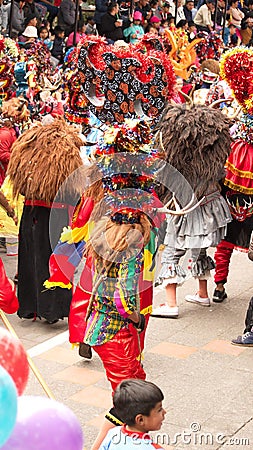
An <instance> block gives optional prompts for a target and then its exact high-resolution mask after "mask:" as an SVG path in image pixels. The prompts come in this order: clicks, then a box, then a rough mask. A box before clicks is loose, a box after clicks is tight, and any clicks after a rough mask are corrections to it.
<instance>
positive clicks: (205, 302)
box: [185, 294, 211, 306]
mask: <svg viewBox="0 0 253 450" xmlns="http://www.w3.org/2000/svg"><path fill="white" fill-rule="evenodd" d="M185 300H186V301H187V302H190V303H196V304H197V305H201V306H210V304H211V302H210V298H208V297H207V298H202V297H200V296H199V295H198V294H195V295H186V296H185Z"/></svg>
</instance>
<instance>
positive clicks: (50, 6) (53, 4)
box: [37, 0, 59, 29]
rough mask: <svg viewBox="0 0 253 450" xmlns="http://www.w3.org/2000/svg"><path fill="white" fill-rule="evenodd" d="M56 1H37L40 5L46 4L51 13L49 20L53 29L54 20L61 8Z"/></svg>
mask: <svg viewBox="0 0 253 450" xmlns="http://www.w3.org/2000/svg"><path fill="white" fill-rule="evenodd" d="M56 3H57V1H52V2H50V1H49V0H43V1H39V2H37V4H38V5H40V6H44V7H45V8H46V9H47V12H48V13H49V14H48V17H47V20H48V21H49V23H50V28H51V29H52V25H53V21H54V19H55V18H56V17H57V14H58V9H59V8H58V6H57V4H56Z"/></svg>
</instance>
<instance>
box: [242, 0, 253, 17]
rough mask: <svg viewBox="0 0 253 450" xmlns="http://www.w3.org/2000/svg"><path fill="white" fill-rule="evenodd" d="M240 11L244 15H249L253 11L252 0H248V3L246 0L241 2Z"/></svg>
mask: <svg viewBox="0 0 253 450" xmlns="http://www.w3.org/2000/svg"><path fill="white" fill-rule="evenodd" d="M242 12H243V13H244V17H250V16H251V15H252V13H253V0H249V2H248V4H246V2H244V3H243V8H242Z"/></svg>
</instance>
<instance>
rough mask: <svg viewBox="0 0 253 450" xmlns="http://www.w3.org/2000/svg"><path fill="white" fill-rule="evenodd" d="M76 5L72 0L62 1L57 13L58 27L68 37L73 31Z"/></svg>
mask: <svg viewBox="0 0 253 450" xmlns="http://www.w3.org/2000/svg"><path fill="white" fill-rule="evenodd" d="M75 11H76V5H75V3H74V2H73V0H62V2H61V4H60V7H59V12H58V15H57V17H58V25H59V26H60V27H61V28H62V29H63V30H64V31H65V36H68V35H69V34H70V33H71V32H72V31H74V25H75Z"/></svg>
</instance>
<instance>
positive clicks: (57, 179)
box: [8, 118, 84, 203]
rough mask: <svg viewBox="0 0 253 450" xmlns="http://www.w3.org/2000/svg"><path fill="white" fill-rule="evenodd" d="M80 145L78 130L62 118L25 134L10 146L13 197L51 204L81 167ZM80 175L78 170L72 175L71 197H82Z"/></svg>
mask: <svg viewBox="0 0 253 450" xmlns="http://www.w3.org/2000/svg"><path fill="white" fill-rule="evenodd" d="M81 145H82V140H81V139H80V137H79V136H78V132H77V130H76V129H75V128H73V127H72V126H70V125H67V123H66V122H65V121H64V119H62V118H59V119H55V120H54V122H53V123H52V124H49V125H45V126H43V125H41V124H38V125H36V126H34V127H32V128H30V129H29V130H27V131H25V132H24V133H23V134H22V135H21V136H20V137H19V138H18V139H17V141H16V142H15V143H14V144H13V147H12V154H11V159H10V163H9V167H8V175H9V176H10V179H11V181H12V183H13V194H14V195H17V194H23V195H24V196H25V197H26V199H29V200H42V201H44V202H46V203H49V202H52V201H53V200H54V198H55V195H56V194H57V192H58V191H59V189H60V187H61V186H62V184H63V183H64V181H65V180H66V179H67V178H68V177H69V176H70V175H71V174H72V173H73V172H74V171H76V169H78V168H79V167H83V166H82V160H81V156H80V146H81ZM82 174H83V172H82V169H79V171H77V172H75V174H74V175H73V176H72V178H71V183H70V186H68V195H69V196H70V198H71V196H74V198H75V199H76V198H77V197H79V196H80V195H81V193H82V190H83V188H82V185H83V184H84V183H82V181H84V180H82Z"/></svg>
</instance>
